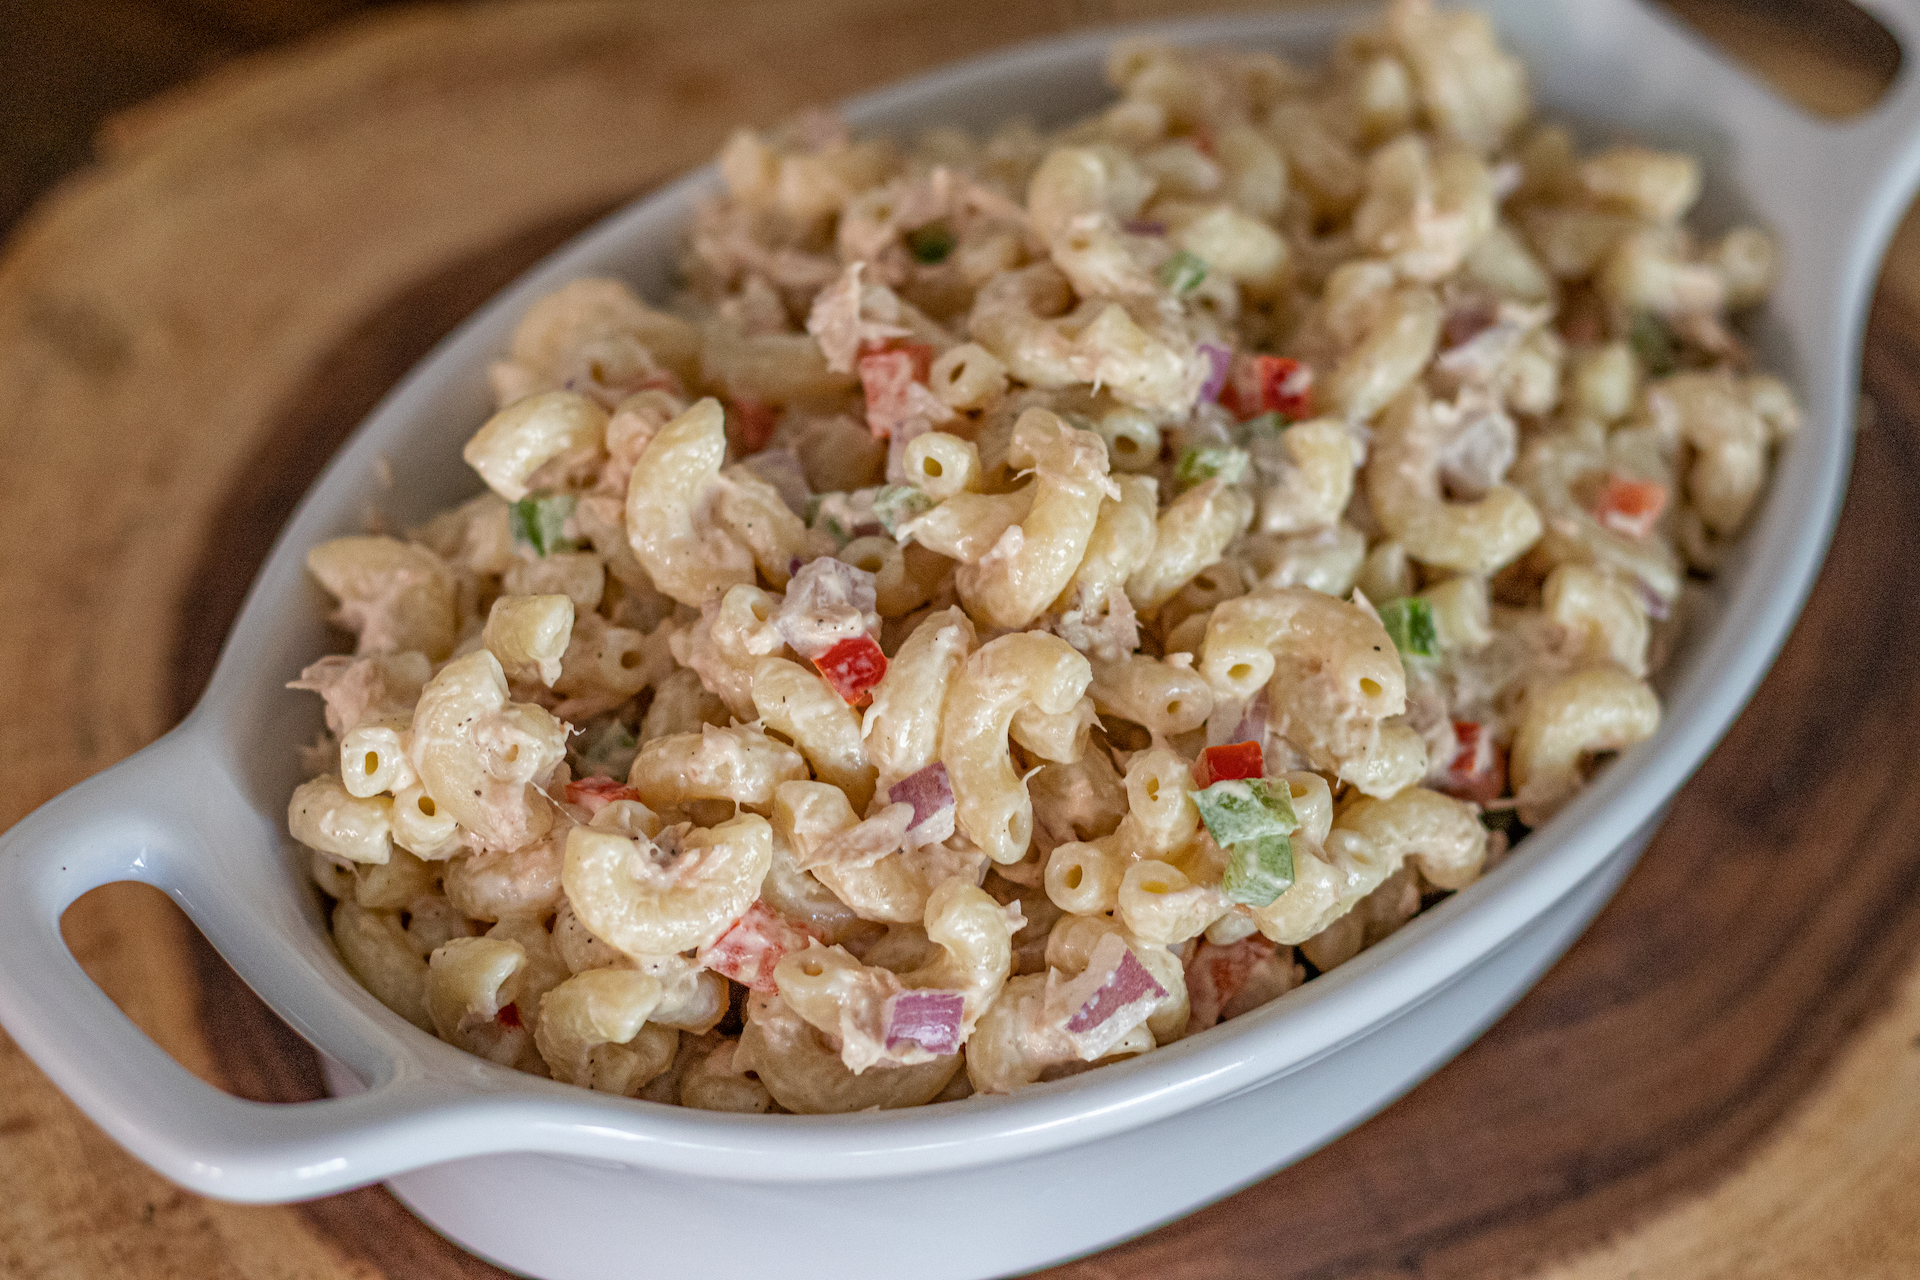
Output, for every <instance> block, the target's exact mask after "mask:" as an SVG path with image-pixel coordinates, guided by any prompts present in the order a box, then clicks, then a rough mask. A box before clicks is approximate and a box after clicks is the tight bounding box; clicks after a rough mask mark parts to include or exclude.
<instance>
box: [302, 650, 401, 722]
mask: <svg viewBox="0 0 1920 1280" xmlns="http://www.w3.org/2000/svg"><path fill="white" fill-rule="evenodd" d="M432 675H433V664H432V663H430V662H428V661H427V657H426V655H425V654H421V653H383V654H375V655H374V656H372V657H368V658H349V657H347V656H346V655H344V654H333V655H331V656H329V657H325V658H322V659H320V661H318V662H316V663H314V664H313V665H311V666H309V667H308V668H307V669H306V670H304V671H302V672H301V673H300V678H299V679H298V680H292V681H289V682H288V683H287V688H289V689H305V690H308V691H310V692H312V693H317V694H319V695H320V697H321V698H322V699H323V700H324V701H325V702H326V704H327V728H328V729H329V730H330V731H331V732H332V733H333V734H334V735H335V736H336V737H338V736H341V735H344V734H347V733H349V732H351V731H352V730H354V729H356V728H358V727H359V726H360V725H363V724H365V723H367V722H368V721H370V720H379V719H382V718H383V717H387V716H396V715H402V714H405V713H409V712H411V711H412V710H413V704H414V703H416V702H418V701H419V700H420V689H421V687H422V686H423V685H425V684H426V683H427V680H428V679H429V678H430V677H431V676H432Z"/></svg>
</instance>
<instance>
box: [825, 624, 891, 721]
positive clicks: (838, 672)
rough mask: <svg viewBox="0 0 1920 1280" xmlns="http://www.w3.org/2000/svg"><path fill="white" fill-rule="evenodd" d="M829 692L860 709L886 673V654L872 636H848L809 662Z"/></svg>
mask: <svg viewBox="0 0 1920 1280" xmlns="http://www.w3.org/2000/svg"><path fill="white" fill-rule="evenodd" d="M813 665H814V666H816V667H818V668H820V674H821V675H822V676H823V677H825V678H826V682H827V683H828V684H830V685H832V686H833V691H834V692H835V693H837V694H839V695H840V696H841V697H842V698H844V699H845V700H846V701H847V703H848V704H849V705H851V706H856V707H857V706H861V705H862V704H864V703H865V702H866V701H867V699H868V696H869V695H870V694H871V693H872V691H873V686H875V685H877V684H879V683H880V678H881V677H882V676H884V675H886V674H887V655H886V654H884V653H882V652H881V651H880V646H879V645H878V644H877V643H876V642H875V641H874V638H873V637H872V636H849V637H847V638H846V639H845V640H842V641H840V643H838V644H836V645H834V646H833V648H831V649H829V650H827V651H826V652H825V653H823V654H821V655H820V656H819V657H817V658H815V659H814V660H813Z"/></svg>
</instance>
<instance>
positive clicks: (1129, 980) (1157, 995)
mask: <svg viewBox="0 0 1920 1280" xmlns="http://www.w3.org/2000/svg"><path fill="white" fill-rule="evenodd" d="M1166 994H1167V989H1166V988H1165V987H1163V986H1161V985H1160V984H1159V983H1158V982H1156V981H1154V977H1153V975H1152V974H1150V973H1148V972H1147V967H1146V966H1145V965H1143V964H1141V963H1140V960H1139V958H1138V957H1137V956H1135V955H1134V954H1133V948H1131V947H1128V948H1127V949H1126V950H1125V951H1123V952H1121V955H1120V963H1119V964H1117V965H1115V966H1114V967H1113V972H1112V973H1109V974H1108V975H1107V980H1106V981H1105V982H1103V983H1101V984H1100V986H1099V988H1098V989H1097V990H1095V991H1094V993H1093V995H1092V996H1091V997H1090V998H1089V999H1088V1000H1087V1002H1086V1003H1085V1004H1083V1005H1081V1006H1080V1007H1079V1009H1077V1010H1075V1011H1074V1015H1073V1017H1071V1018H1069V1019H1068V1020H1067V1030H1068V1031H1069V1032H1071V1033H1073V1034H1075V1035H1078V1034H1080V1033H1082V1032H1087V1031H1091V1030H1093V1029H1094V1028H1095V1027H1097V1026H1099V1025H1101V1024H1102V1023H1104V1022H1106V1021H1107V1020H1108V1019H1109V1018H1111V1017H1113V1016H1114V1015H1115V1014H1117V1013H1119V1012H1120V1011H1121V1010H1122V1009H1125V1008H1127V1007H1128V1006H1130V1005H1133V1004H1137V1003H1138V1002H1140V1001H1141V1000H1145V999H1154V1000H1160V999H1164V998H1165V997H1166Z"/></svg>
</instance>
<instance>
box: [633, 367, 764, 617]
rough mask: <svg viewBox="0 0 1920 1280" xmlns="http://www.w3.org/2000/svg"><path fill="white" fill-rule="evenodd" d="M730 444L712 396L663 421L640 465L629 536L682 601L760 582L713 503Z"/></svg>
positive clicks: (664, 587)
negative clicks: (713, 515) (713, 512)
mask: <svg viewBox="0 0 1920 1280" xmlns="http://www.w3.org/2000/svg"><path fill="white" fill-rule="evenodd" d="M726 452H727V436H726V430H725V418H724V415H723V414H722V413H721V410H720V402H719V401H718V400H715V399H712V398H711V397H709V398H707V399H705V400H701V401H700V402H698V403H697V404H695V405H694V406H693V407H692V408H690V409H688V410H687V411H686V412H685V413H683V414H681V415H680V416H679V417H677V418H675V419H674V420H673V421H671V422H669V423H667V424H666V425H665V426H663V427H661V428H660V430H659V431H658V432H656V433H655V434H654V437H653V439H652V440H650V441H648V442H647V447H646V450H645V451H644V452H643V453H642V454H641V455H640V459H639V461H638V462H636V463H635V464H634V467H633V479H632V481H631V482H630V484H629V487H628V489H627V537H628V540H629V541H630V542H631V543H632V545H633V554H634V555H635V556H636V557H637V558H638V559H639V561H640V563H641V565H642V566H643V567H644V568H645V569H646V571H647V576H648V577H649V578H651V579H652V580H653V584H654V586H656V587H658V588H659V589H660V590H661V591H663V592H665V593H666V594H667V595H669V596H672V597H673V598H674V599H675V600H678V601H679V602H680V603H681V604H691V605H698V604H700V603H701V602H702V601H704V600H705V599H706V598H707V597H708V596H710V595H718V594H719V593H720V592H722V591H725V590H726V589H727V588H728V587H731V586H735V585H738V584H745V585H749V586H750V585H752V583H753V569H754V561H753V554H752V552H751V551H749V550H748V549H747V548H746V547H743V546H742V545H740V543H738V542H736V541H734V540H733V539H732V538H731V537H729V536H727V534H726V533H724V532H723V531H722V530H721V529H719V528H718V527H717V526H716V525H715V523H714V522H713V520H712V518H711V516H710V515H709V513H708V510H707V507H708V505H709V500H710V498H711V491H712V490H713V488H714V485H715V484H716V482H717V481H718V480H719V477H720V463H721V461H722V459H724V458H725V457H726Z"/></svg>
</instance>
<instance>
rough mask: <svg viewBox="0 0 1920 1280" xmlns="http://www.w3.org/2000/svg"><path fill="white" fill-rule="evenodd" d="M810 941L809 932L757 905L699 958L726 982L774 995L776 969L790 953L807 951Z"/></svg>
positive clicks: (703, 951)
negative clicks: (774, 970) (730, 980)
mask: <svg viewBox="0 0 1920 1280" xmlns="http://www.w3.org/2000/svg"><path fill="white" fill-rule="evenodd" d="M807 941H808V935H807V932H806V930H804V929H801V928H799V927H798V926H796V925H792V924H789V923H787V922H786V921H785V920H784V919H782V918H781V917H780V916H778V915H776V914H775V913H774V912H773V910H772V909H771V908H769V907H768V906H767V904H766V903H765V902H763V901H755V902H754V904H753V905H752V906H750V907H748V908H747V910H746V913H745V914H744V915H742V916H741V917H740V918H739V919H738V920H736V921H734V922H733V924H732V925H731V926H729V928H728V929H727V931H726V932H725V933H723V934H721V935H720V936H719V937H718V938H716V939H715V940H714V942H713V945H712V946H710V947H707V948H705V949H704V950H702V951H700V952H699V953H698V957H697V958H698V959H699V961H700V963H701V964H702V965H704V966H706V967H707V968H709V969H711V970H713V971H714V972H715V973H717V974H719V975H720V976H721V977H723V978H731V979H732V980H733V981H735V982H738V983H739V984H740V985H742V986H745V987H751V988H753V989H754V990H755V991H765V992H768V993H771V992H773V991H776V990H778V988H777V987H776V986H775V985H774V981H773V967H774V966H775V965H777V964H779V963H780V957H782V956H784V955H786V954H787V953H788V952H789V951H804V950H805V949H806V946H807Z"/></svg>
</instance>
